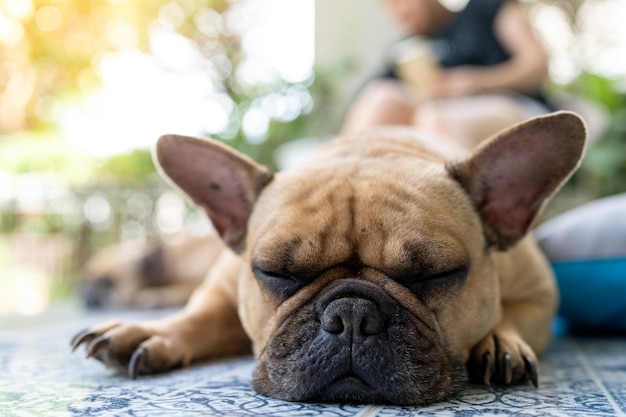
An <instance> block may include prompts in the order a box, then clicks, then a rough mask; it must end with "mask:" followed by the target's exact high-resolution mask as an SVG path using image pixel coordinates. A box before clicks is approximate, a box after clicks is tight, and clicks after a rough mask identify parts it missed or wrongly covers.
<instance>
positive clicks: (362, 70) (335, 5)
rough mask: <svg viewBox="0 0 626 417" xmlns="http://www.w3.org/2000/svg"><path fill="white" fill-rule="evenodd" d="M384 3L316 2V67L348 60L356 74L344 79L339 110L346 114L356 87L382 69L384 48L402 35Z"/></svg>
mask: <svg viewBox="0 0 626 417" xmlns="http://www.w3.org/2000/svg"><path fill="white" fill-rule="evenodd" d="M383 1H384V0H315V66H316V67H317V68H328V67H329V66H330V67H332V66H333V65H337V64H338V63H340V62H341V61H342V60H344V59H347V58H352V59H355V60H356V61H355V62H356V63H357V67H356V71H355V73H354V74H352V75H351V76H349V77H344V78H343V79H342V84H341V85H340V86H338V88H339V97H340V98H339V100H338V102H337V103H336V105H337V111H338V112H341V113H343V111H344V110H345V107H346V106H347V104H348V101H349V100H350V99H351V98H352V97H353V95H354V94H355V92H356V90H357V88H359V87H360V86H361V85H362V83H363V82H364V81H365V80H367V79H368V78H369V77H371V76H372V75H374V74H375V73H376V72H377V71H379V70H382V68H383V55H384V51H385V48H386V47H387V46H389V44H391V43H392V42H393V41H395V40H397V39H399V36H400V34H399V32H398V30H397V28H395V25H394V24H393V22H392V21H391V18H390V16H389V14H388V13H387V12H386V10H385V9H384V8H383Z"/></svg>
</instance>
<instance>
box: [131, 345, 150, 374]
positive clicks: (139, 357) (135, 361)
mask: <svg viewBox="0 0 626 417" xmlns="http://www.w3.org/2000/svg"><path fill="white" fill-rule="evenodd" d="M147 356H148V351H147V350H146V349H145V348H139V349H137V350H135V351H134V352H133V354H132V355H131V357H130V361H129V362H128V376H130V379H137V377H138V376H139V372H140V370H141V369H142V368H143V366H144V363H145V362H146V357H147Z"/></svg>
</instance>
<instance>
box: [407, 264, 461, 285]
mask: <svg viewBox="0 0 626 417" xmlns="http://www.w3.org/2000/svg"><path fill="white" fill-rule="evenodd" d="M467 270H468V268H467V266H465V265H463V266H459V267H457V268H453V269H449V270H446V271H443V272H437V273H435V274H429V275H426V276H424V277H418V278H417V281H432V280H439V279H460V278H462V279H464V278H465V277H466V276H467Z"/></svg>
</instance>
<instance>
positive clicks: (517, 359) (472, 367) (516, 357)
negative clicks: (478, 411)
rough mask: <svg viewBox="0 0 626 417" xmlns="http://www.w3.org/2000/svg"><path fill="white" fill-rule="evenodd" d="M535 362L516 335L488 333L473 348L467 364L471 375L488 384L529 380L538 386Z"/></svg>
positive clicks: (527, 348)
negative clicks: (506, 335) (507, 335)
mask: <svg viewBox="0 0 626 417" xmlns="http://www.w3.org/2000/svg"><path fill="white" fill-rule="evenodd" d="M536 363H537V360H536V359H535V355H534V352H533V351H532V349H531V348H530V346H528V345H527V344H526V343H525V342H524V341H523V340H522V339H520V338H519V337H509V338H506V337H503V336H500V335H497V334H491V335H489V336H487V337H485V338H484V339H483V340H482V341H480V342H479V343H478V344H477V345H476V346H475V347H474V349H472V353H471V355H470V359H469V361H468V364H467V366H468V371H469V374H470V378H471V379H473V380H474V381H477V382H482V383H483V384H485V385H487V386H490V385H492V383H495V384H500V385H510V384H513V383H516V382H520V381H524V380H530V382H531V383H532V384H533V385H534V386H535V387H537V386H538V378H537V365H536Z"/></svg>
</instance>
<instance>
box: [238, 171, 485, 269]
mask: <svg viewBox="0 0 626 417" xmlns="http://www.w3.org/2000/svg"><path fill="white" fill-rule="evenodd" d="M399 165H401V164H399ZM409 171H411V172H410V173H409ZM311 174H314V175H311ZM264 194H265V195H263V196H262V198H261V199H260V201H259V203H258V205H257V207H256V208H255V212H254V214H253V217H252V219H251V227H250V236H249V237H250V240H249V243H250V246H249V249H250V250H251V255H252V257H256V258H258V257H264V258H268V259H266V261H267V262H272V259H271V258H274V259H276V262H278V263H280V264H281V265H296V264H298V265H301V267H302V268H307V267H311V268H314V267H319V265H320V264H321V263H322V264H328V265H329V266H330V265H333V264H342V263H350V262H356V263H361V264H369V265H372V264H375V265H380V266H381V267H382V266H385V265H388V266H389V267H390V268H391V267H392V266H394V265H398V264H403V263H406V262H409V261H411V260H415V259H429V262H435V261H436V260H437V259H438V258H444V259H445V258H448V257H449V256H457V255H456V254H461V253H466V252H467V249H466V248H464V247H463V243H462V242H463V239H462V238H461V236H463V235H466V234H467V233H471V232H475V231H477V230H480V224H479V222H478V221H477V216H476V215H475V214H473V213H472V208H471V206H470V204H469V200H468V198H467V196H466V195H465V194H464V193H463V192H462V191H461V189H460V187H459V186H458V185H457V184H456V182H454V181H453V180H452V179H451V178H449V177H448V176H447V175H446V174H445V172H444V169H443V167H441V166H439V165H435V164H430V165H428V164H427V165H425V166H423V167H421V168H420V169H418V170H415V169H406V167H404V169H403V167H401V166H396V167H393V166H392V165H390V166H389V167H387V168H386V169H385V170H383V171H381V170H380V169H371V170H370V169H358V170H347V169H343V168H341V167H340V168H337V169H335V170H320V171H311V172H310V173H309V174H306V173H305V174H304V175H302V174H301V173H299V174H296V175H291V174H289V175H285V176H282V177H281V176H279V177H278V178H277V179H276V181H275V182H274V183H273V184H272V185H271V186H270V187H268V189H267V190H266V191H265V192H264ZM427 252H428V253H427ZM426 255H428V256H426ZM458 256H461V255H458ZM442 262H443V261H442Z"/></svg>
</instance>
